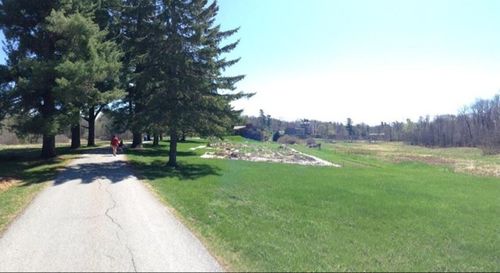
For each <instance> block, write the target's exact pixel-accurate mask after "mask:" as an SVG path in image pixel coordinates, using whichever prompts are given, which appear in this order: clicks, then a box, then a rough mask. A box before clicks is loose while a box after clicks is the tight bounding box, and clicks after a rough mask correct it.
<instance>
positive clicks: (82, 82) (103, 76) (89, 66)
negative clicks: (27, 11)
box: [47, 11, 123, 148]
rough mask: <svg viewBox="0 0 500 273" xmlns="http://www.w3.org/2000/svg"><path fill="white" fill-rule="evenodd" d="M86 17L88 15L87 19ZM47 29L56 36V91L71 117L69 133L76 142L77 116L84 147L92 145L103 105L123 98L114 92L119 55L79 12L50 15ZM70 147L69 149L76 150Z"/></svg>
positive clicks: (112, 45)
mask: <svg viewBox="0 0 500 273" xmlns="http://www.w3.org/2000/svg"><path fill="white" fill-rule="evenodd" d="M87 16H89V15H87ZM47 20H48V21H49V25H48V28H49V30H50V31H52V32H53V33H56V34H57V35H59V36H60V39H59V40H58V41H57V43H56V48H57V52H58V54H59V55H60V57H61V63H60V64H58V65H57V67H56V72H57V76H58V78H57V79H56V83H57V87H56V90H57V91H59V92H61V94H62V95H64V94H66V95H68V94H69V95H70V96H63V98H64V99H65V100H64V105H65V111H66V112H67V113H73V114H71V115H69V116H70V117H73V118H72V120H71V124H75V123H76V124H77V125H76V126H72V131H73V130H75V131H73V133H74V134H75V135H77V137H78V140H76V139H75V137H72V139H73V140H76V141H78V142H79V138H80V134H79V130H78V132H76V128H78V129H79V124H78V122H79V120H80V112H81V113H83V115H84V119H85V120H87V122H88V124H89V128H88V129H89V136H88V143H87V144H88V146H93V145H95V120H96V118H97V116H98V115H99V113H100V112H101V110H102V109H103V108H104V107H105V106H106V104H108V103H110V102H112V101H114V100H117V99H119V98H121V97H122V96H123V92H122V90H120V89H117V88H116V84H115V83H116V82H117V79H118V75H119V71H120V65H121V63H120V58H121V53H120V51H119V50H118V47H117V45H116V44H115V43H114V42H112V41H105V35H106V32H104V31H101V30H99V26H98V25H97V24H96V23H94V22H93V21H92V19H91V18H89V17H86V16H84V15H82V14H80V13H79V12H77V13H75V14H70V15H66V14H64V12H62V11H57V12H56V11H54V12H52V13H51V15H50V16H49V17H48V19H47ZM77 146H79V145H76V144H75V143H72V147H73V148H77Z"/></svg>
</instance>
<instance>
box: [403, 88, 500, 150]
mask: <svg viewBox="0 0 500 273" xmlns="http://www.w3.org/2000/svg"><path fill="white" fill-rule="evenodd" d="M406 140H407V141H408V142H409V143H411V144H417V145H426V146H441V147H449V146H479V147H483V150H484V151H486V152H496V151H498V150H500V95H496V96H494V97H493V98H492V99H481V100H477V101H476V102H475V103H474V104H472V105H471V106H469V107H465V108H464V109H463V110H462V111H461V112H460V113H459V114H458V115H442V116H437V117H435V118H434V119H432V120H431V119H430V118H429V117H426V118H420V119H419V120H418V122H415V123H411V130H410V134H408V136H407V139H406Z"/></svg>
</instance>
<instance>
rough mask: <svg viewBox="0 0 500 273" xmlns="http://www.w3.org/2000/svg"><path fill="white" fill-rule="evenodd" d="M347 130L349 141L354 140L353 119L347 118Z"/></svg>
mask: <svg viewBox="0 0 500 273" xmlns="http://www.w3.org/2000/svg"><path fill="white" fill-rule="evenodd" d="M345 128H346V130H347V134H348V135H349V140H352V139H353V137H354V127H353V126H352V119H351V118H347V124H346V126H345Z"/></svg>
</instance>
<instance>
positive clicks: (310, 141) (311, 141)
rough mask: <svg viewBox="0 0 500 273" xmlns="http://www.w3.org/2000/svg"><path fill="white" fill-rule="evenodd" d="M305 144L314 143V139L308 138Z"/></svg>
mask: <svg viewBox="0 0 500 273" xmlns="http://www.w3.org/2000/svg"><path fill="white" fill-rule="evenodd" d="M306 144H307V145H308V146H309V145H315V144H316V140H314V138H308V139H307V140H306Z"/></svg>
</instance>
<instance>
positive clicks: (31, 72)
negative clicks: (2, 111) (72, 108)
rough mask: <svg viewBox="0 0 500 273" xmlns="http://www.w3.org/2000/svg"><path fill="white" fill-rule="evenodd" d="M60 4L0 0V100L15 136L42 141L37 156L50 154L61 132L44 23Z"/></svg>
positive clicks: (53, 59) (50, 36)
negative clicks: (0, 73) (2, 52)
mask: <svg viewBox="0 0 500 273" xmlns="http://www.w3.org/2000/svg"><path fill="white" fill-rule="evenodd" d="M60 7H61V3H60V1H56V0H47V1H29V0H3V1H1V2H0V28H1V29H2V31H3V33H4V35H5V38H6V48H7V55H8V60H7V69H8V70H9V71H10V73H11V76H12V78H11V81H10V82H8V83H5V82H4V83H3V84H2V94H3V95H2V96H4V97H5V96H6V97H8V98H9V102H8V104H9V105H11V106H12V108H11V110H12V112H11V113H10V114H11V115H13V116H14V117H15V120H16V126H15V128H14V129H15V130H16V131H17V133H19V134H28V133H29V134H36V135H41V136H42V138H43V144H42V157H44V158H49V157H54V156H55V155H56V150H55V135H56V134H57V133H58V131H59V130H60V128H61V123H60V117H61V110H60V109H61V98H60V97H59V94H58V93H57V92H55V90H54V87H55V86H56V70H55V67H56V64H57V63H58V62H59V60H60V56H58V55H57V54H56V41H57V40H58V37H57V35H56V34H55V33H53V32H51V31H50V30H49V29H48V28H47V25H48V22H47V21H46V18H47V16H49V14H50V12H51V11H52V10H57V9H59V8H60Z"/></svg>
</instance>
